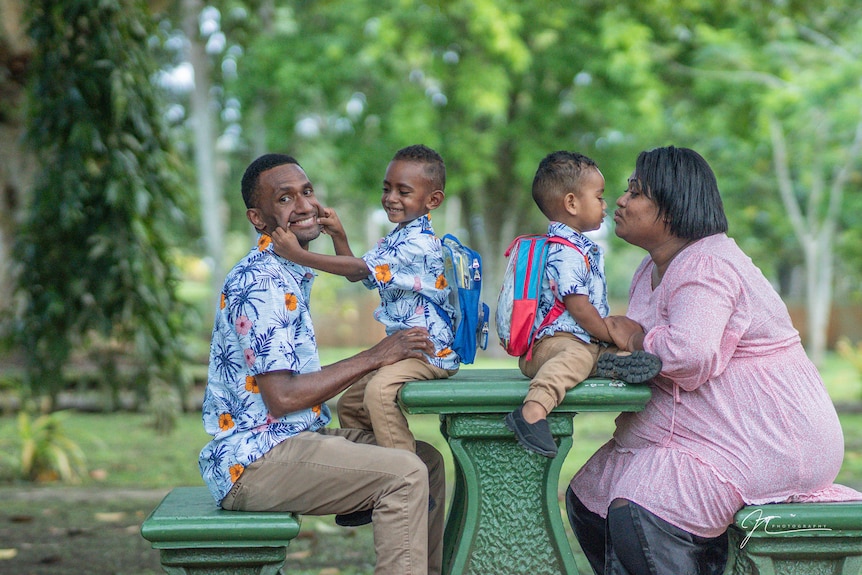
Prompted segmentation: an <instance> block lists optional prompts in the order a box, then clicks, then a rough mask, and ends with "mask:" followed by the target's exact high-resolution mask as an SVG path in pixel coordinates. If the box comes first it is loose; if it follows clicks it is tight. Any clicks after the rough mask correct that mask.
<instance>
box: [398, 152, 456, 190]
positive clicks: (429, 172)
mask: <svg viewBox="0 0 862 575" xmlns="http://www.w3.org/2000/svg"><path fill="white" fill-rule="evenodd" d="M396 160H401V161H406V162H419V163H421V164H424V165H425V177H426V178H428V181H429V183H430V184H431V188H432V189H434V190H443V189H445V188H446V164H445V163H444V162H443V158H442V157H441V156H440V154H438V153H437V152H435V151H434V150H432V149H431V148H429V147H428V146H425V145H423V144H416V145H413V146H407V147H406V148H401V149H400V150H398V151H397V152H395V155H394V156H393V157H392V161H393V162H394V161H396Z"/></svg>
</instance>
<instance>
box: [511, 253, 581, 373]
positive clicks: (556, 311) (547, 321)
mask: <svg viewBox="0 0 862 575" xmlns="http://www.w3.org/2000/svg"><path fill="white" fill-rule="evenodd" d="M548 243H549V244H561V245H564V246H568V247H570V248H572V249H574V250H575V251H576V252H578V253H579V254H581V256H582V257H583V258H584V263H585V264H586V266H587V269H590V260H589V258H587V255H586V254H585V253H584V252H582V251H581V250H580V248H579V247H578V246H576V245H575V244H573V243H572V242H570V241H569V240H567V239H565V238H561V237H559V236H548ZM509 249H511V246H510V247H509ZM506 255H508V250H507V252H506ZM564 311H566V304H565V303H564V302H563V300H561V299H558V298H557V297H556V295H555V296H554V305H553V307H551V309H550V310H548V313H547V314H545V317H544V319H542V323H540V324H539V327H538V328H536V331H535V332H533V335H532V336H531V338H530V339H531V341H530V348H529V349H528V350H527V361H530V360H531V359H532V358H533V344H534V343H535V336H536V335H537V334H539V333H540V332H541V331H542V330H543V329H545V328H546V327H548V326H549V325H551V324H552V323H554V322H555V321H557V319H558V318H559V317H560V316H561V315H563V312H564Z"/></svg>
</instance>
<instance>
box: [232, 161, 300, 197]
mask: <svg viewBox="0 0 862 575" xmlns="http://www.w3.org/2000/svg"><path fill="white" fill-rule="evenodd" d="M283 164H296V165H297V166H299V162H297V161H296V158H294V157H293V156H288V155H287V154H264V155H263V156H260V157H259V158H257V159H256V160H255V161H253V162H252V163H251V164H249V165H248V167H247V168H246V169H245V173H244V174H243V175H242V200H243V201H244V202H245V207H246V208H255V207H257V205H256V203H257V189H258V184H259V183H260V175H261V174H262V173H263V172H265V171H267V170H271V169H272V168H274V167H276V166H281V165H283ZM300 167H302V166H300Z"/></svg>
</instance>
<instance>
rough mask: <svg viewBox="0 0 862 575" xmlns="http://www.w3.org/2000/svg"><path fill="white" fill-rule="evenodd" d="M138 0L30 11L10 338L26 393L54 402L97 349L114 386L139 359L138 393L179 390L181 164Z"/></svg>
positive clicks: (84, 1)
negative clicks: (120, 368) (23, 201)
mask: <svg viewBox="0 0 862 575" xmlns="http://www.w3.org/2000/svg"><path fill="white" fill-rule="evenodd" d="M144 6H145V5H144V4H143V3H142V2H139V1H137V0H102V1H93V0H70V1H68V2H51V1H44V2H43V1H37V2H33V3H31V4H30V7H29V22H30V29H29V32H30V36H31V37H32V39H33V41H34V46H35V49H34V53H33V59H32V61H31V69H30V73H31V81H30V83H29V86H30V98H29V126H28V143H29V144H30V146H31V147H32V149H33V150H34V151H35V152H36V154H37V155H38V157H39V158H40V161H41V169H40V171H39V173H38V177H37V182H36V184H35V190H34V193H33V203H32V205H31V206H29V208H28V210H27V211H26V218H25V220H24V222H23V224H22V226H21V229H20V233H19V235H18V236H17V238H16V253H17V254H18V262H17V264H18V269H17V278H18V288H17V290H18V297H19V298H20V301H21V305H19V306H18V309H19V310H20V312H19V315H18V316H17V317H16V318H14V319H15V322H16V323H15V325H14V326H13V327H12V328H11V329H10V331H11V333H12V334H13V337H14V338H15V343H17V344H18V345H19V346H21V347H22V348H23V349H24V350H26V357H27V360H28V366H27V369H28V382H29V388H30V392H31V393H33V394H35V395H43V394H44V395H47V396H54V395H55V394H56V393H57V392H58V391H59V389H60V387H61V386H62V383H61V382H62V377H61V376H62V372H63V370H64V368H65V364H66V362H67V360H68V358H69V355H70V352H71V350H73V349H79V348H90V349H95V350H96V354H97V355H98V356H99V359H98V360H97V362H98V363H101V364H103V365H104V367H105V369H107V370H108V371H107V373H106V374H105V377H106V379H107V380H108V383H109V385H117V382H116V381H114V380H113V379H112V374H113V375H116V371H117V370H116V359H117V358H119V357H125V358H129V357H131V358H134V359H133V363H134V365H135V367H136V368H137V370H138V372H139V374H140V375H139V377H138V378H136V381H137V382H138V385H139V389H141V390H142V393H143V392H145V390H146V383H147V382H148V381H149V380H150V379H151V378H153V377H156V376H161V377H162V379H164V380H166V381H171V382H173V383H175V384H177V385H182V384H183V383H184V382H183V376H182V369H181V362H182V360H183V345H182V338H181V333H182V329H183V322H184V321H185V319H186V318H185V317H184V315H185V310H184V308H183V306H182V305H181V304H180V302H179V301H178V298H177V297H176V294H175V289H176V272H175V266H174V262H173V259H174V254H173V248H172V241H171V239H172V238H174V237H176V236H177V235H178V234H179V233H182V231H183V228H184V226H185V215H184V211H186V210H187V209H188V207H189V205H188V202H187V199H186V198H185V197H184V191H183V186H182V181H181V174H183V172H184V169H183V166H182V164H181V159H180V158H179V156H178V155H177V154H176V153H174V152H173V151H172V148H171V144H170V142H169V140H168V137H167V133H166V130H165V128H164V127H163V126H162V125H161V119H160V118H161V109H160V99H159V95H158V93H157V92H156V90H155V88H154V87H153V84H152V83H151V78H152V77H153V74H154V72H155V69H156V63H155V62H154V61H153V59H152V57H151V56H150V54H149V43H150V42H151V41H152V40H153V36H152V34H153V28H152V25H151V21H150V19H149V17H148V15H147V13H146V10H145V7H144Z"/></svg>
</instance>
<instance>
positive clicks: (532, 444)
mask: <svg viewBox="0 0 862 575" xmlns="http://www.w3.org/2000/svg"><path fill="white" fill-rule="evenodd" d="M522 407H523V406H522ZM506 427H508V428H509V429H510V430H511V431H513V432H514V433H515V438H516V439H517V440H518V443H520V444H521V447H523V448H524V449H527V450H529V451H533V452H535V453H538V454H539V455H544V456H545V457H555V456H556V455H557V444H556V443H555V442H554V436H553V435H551V427H550V426H549V425H548V420H547V419H540V420H539V421H537V422H536V423H527V421H526V420H525V419H524V415H523V414H522V413H521V407H519V408H518V409H516V410H515V411H513V412H512V413H509V414H507V415H506Z"/></svg>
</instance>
